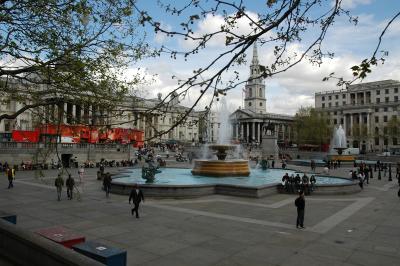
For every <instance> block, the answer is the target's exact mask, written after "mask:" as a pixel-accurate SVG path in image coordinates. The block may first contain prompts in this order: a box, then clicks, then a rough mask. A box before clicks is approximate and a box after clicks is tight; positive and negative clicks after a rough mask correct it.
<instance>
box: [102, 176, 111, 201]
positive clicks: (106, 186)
mask: <svg viewBox="0 0 400 266" xmlns="http://www.w3.org/2000/svg"><path fill="white" fill-rule="evenodd" d="M111 181H112V178H111V174H110V173H106V174H105V176H104V178H103V186H104V190H105V191H106V197H107V198H108V196H109V194H110V190H111Z"/></svg>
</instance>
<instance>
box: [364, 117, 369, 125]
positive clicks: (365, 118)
mask: <svg viewBox="0 0 400 266" xmlns="http://www.w3.org/2000/svg"><path fill="white" fill-rule="evenodd" d="M367 120H368V118H367V117H366V116H364V117H363V122H364V124H366V123H367Z"/></svg>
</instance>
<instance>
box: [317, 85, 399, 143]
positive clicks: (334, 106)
mask: <svg viewBox="0 0 400 266" xmlns="http://www.w3.org/2000/svg"><path fill="white" fill-rule="evenodd" d="M399 89H400V82H399V81H396V80H382V81H375V82H368V83H361V84H355V85H350V86H348V87H347V88H346V89H342V90H335V91H326V92H317V93H315V108H316V109H317V110H319V111H322V112H325V113H326V115H327V117H328V122H329V123H330V124H331V125H333V126H338V125H342V126H343V128H344V130H345V132H346V135H347V142H348V144H347V145H348V147H353V148H360V149H361V150H364V151H382V150H387V149H399V148H400V124H399V122H400V119H399V118H400V117H399V116H400V101H399V97H400V93H399Z"/></svg>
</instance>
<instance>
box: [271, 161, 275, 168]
mask: <svg viewBox="0 0 400 266" xmlns="http://www.w3.org/2000/svg"><path fill="white" fill-rule="evenodd" d="M271 166H272V168H275V160H272V162H271Z"/></svg>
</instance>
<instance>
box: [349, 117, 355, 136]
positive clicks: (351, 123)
mask: <svg viewBox="0 0 400 266" xmlns="http://www.w3.org/2000/svg"><path fill="white" fill-rule="evenodd" d="M353 126H354V124H353V114H350V134H349V135H350V136H351V137H353Z"/></svg>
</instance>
